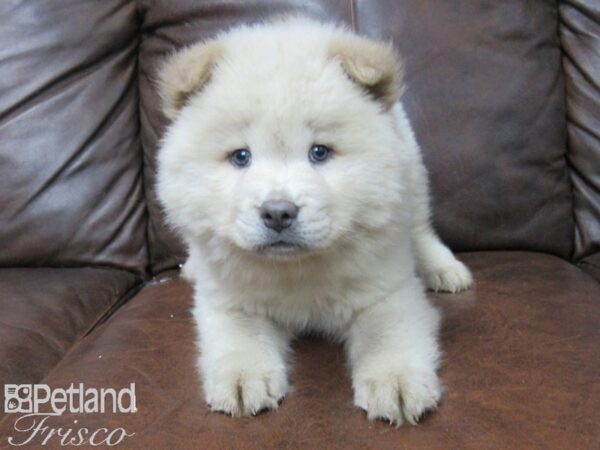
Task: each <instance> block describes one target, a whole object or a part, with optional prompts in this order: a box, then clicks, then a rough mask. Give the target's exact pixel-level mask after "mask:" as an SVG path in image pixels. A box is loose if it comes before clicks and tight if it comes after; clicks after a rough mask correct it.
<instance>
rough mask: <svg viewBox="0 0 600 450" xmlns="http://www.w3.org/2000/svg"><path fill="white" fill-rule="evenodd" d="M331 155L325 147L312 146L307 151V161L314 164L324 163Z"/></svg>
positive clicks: (329, 150)
mask: <svg viewBox="0 0 600 450" xmlns="http://www.w3.org/2000/svg"><path fill="white" fill-rule="evenodd" d="M330 155H331V149H330V148H329V147H327V146H325V145H313V146H312V147H311V148H310V150H309V151H308V159H309V160H310V162H313V163H315V164H318V163H322V162H325V161H327V160H328V159H329V156H330Z"/></svg>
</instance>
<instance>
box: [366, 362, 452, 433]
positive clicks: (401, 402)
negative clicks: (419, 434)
mask: <svg viewBox="0 0 600 450" xmlns="http://www.w3.org/2000/svg"><path fill="white" fill-rule="evenodd" d="M441 396H442V388H441V386H440V382H439V380H438V377H437V375H436V374H435V373H433V372H429V373H428V372H422V371H417V370H407V369H403V370H396V371H392V372H385V373H381V374H377V375H371V376H368V377H365V378H363V379H360V380H355V382H354V404H355V405H356V406H358V407H359V408H361V409H364V410H365V411H366V412H367V417H368V418H369V420H375V419H380V420H385V421H388V422H390V423H391V424H396V425H397V426H400V425H402V423H403V422H404V420H406V421H408V422H409V423H411V424H413V425H416V424H417V422H418V421H419V419H420V417H421V416H422V415H423V414H424V413H425V412H427V411H430V410H434V409H436V408H437V405H438V402H439V401H440V398H441Z"/></svg>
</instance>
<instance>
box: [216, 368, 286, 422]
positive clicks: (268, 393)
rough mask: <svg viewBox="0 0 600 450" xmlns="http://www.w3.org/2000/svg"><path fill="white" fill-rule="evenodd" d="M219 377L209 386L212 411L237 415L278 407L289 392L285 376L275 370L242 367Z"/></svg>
mask: <svg viewBox="0 0 600 450" xmlns="http://www.w3.org/2000/svg"><path fill="white" fill-rule="evenodd" d="M219 378H220V379H218V380H216V381H215V382H214V383H210V384H211V387H210V388H209V389H206V401H207V403H208V404H209V405H210V408H211V410H212V411H219V412H223V413H226V414H230V415H231V416H234V417H239V416H254V415H257V414H258V413H260V412H262V411H266V410H275V409H277V408H278V407H279V401H280V400H281V399H282V398H283V397H284V396H285V394H286V393H287V391H288V384H287V381H286V379H285V375H282V374H276V373H272V372H249V371H243V370H240V371H238V372H236V373H230V374H227V375H225V376H223V375H221V376H220V377H219Z"/></svg>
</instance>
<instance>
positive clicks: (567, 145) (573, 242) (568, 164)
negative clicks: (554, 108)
mask: <svg viewBox="0 0 600 450" xmlns="http://www.w3.org/2000/svg"><path fill="white" fill-rule="evenodd" d="M562 4H563V1H562V0H558V1H557V2H556V19H557V20H556V36H557V39H558V45H559V49H560V71H561V76H562V82H563V93H564V107H565V152H564V156H563V158H564V161H565V170H566V175H567V182H568V183H569V194H570V197H571V199H570V200H571V218H572V220H573V235H572V237H571V255H570V256H569V260H570V261H571V262H572V263H575V264H576V265H577V262H578V260H577V259H576V258H575V255H576V244H577V228H578V223H577V215H576V213H575V186H574V183H573V167H572V165H571V162H570V154H571V141H570V138H569V124H570V120H569V88H568V86H567V77H566V71H565V64H564V61H565V58H566V57H567V56H566V52H565V48H564V45H563V39H562V27H563V26H564V25H563V23H562V14H561V11H560V8H561V6H562Z"/></svg>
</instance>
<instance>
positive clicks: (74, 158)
mask: <svg viewBox="0 0 600 450" xmlns="http://www.w3.org/2000/svg"><path fill="white" fill-rule="evenodd" d="M0 42H1V43H2V44H1V45H0V246H1V247H2V250H1V251H0V265H1V266H31V265H36V266H65V265H66V266H73V265H74V266H77V265H108V266H114V267H120V268H124V269H127V270H130V271H134V272H136V273H140V274H141V273H143V272H144V271H145V270H146V268H147V249H146V244H145V228H146V212H145V202H144V194H143V185H142V177H141V170H142V157H141V151H140V144H139V139H138V129H139V127H138V96H137V81H136V77H137V72H136V50H137V44H138V26H137V20H136V10H135V5H134V4H133V2H131V1H128V0H102V1H97V0H60V1H58V2H55V1H48V0H39V1H37V0H36V1H17V0H7V1H2V2H0Z"/></svg>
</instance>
